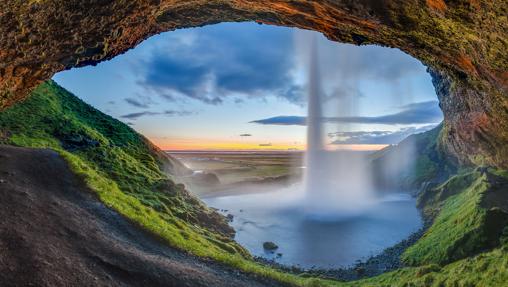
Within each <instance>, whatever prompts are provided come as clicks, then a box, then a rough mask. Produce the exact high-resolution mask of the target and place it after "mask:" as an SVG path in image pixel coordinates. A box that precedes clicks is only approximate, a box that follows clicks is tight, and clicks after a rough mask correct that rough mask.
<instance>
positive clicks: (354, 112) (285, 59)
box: [54, 23, 442, 150]
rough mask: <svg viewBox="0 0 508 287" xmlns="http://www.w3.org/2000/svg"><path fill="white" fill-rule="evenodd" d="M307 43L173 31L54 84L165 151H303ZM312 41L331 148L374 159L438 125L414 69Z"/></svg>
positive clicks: (421, 73) (391, 58) (235, 26)
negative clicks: (371, 154)
mask: <svg viewBox="0 0 508 287" xmlns="http://www.w3.org/2000/svg"><path fill="white" fill-rule="evenodd" d="M312 34H314V32H309V31H302V30H297V29H292V28H282V27H274V26H267V25H258V24H255V23H223V24H218V25H213V26H206V27H202V28H192V29H184V30H177V31H173V32H167V33H164V34H160V35H157V36H154V37H152V38H150V39H148V40H146V41H144V42H143V43H141V44H140V45H139V46H138V47H136V48H135V49H133V50H131V51H128V52H127V53H125V54H123V55H120V56H118V57H116V58H114V59H113V60H111V61H108V62H104V63H101V64H99V65H97V66H96V67H85V68H79V69H73V70H70V71H65V72H61V73H59V74H57V75H55V77H54V80H55V81H57V82H58V83H59V84H60V85H62V86H63V87H65V88H67V89H68V90H70V91H71V92H73V93H74V94H76V95H77V96H78V97H80V98H81V99H83V100H84V101H86V102H88V103H90V104H91V105H93V106H94V107H96V108H98V109H99V110H101V111H103V112H105V113H107V114H109V115H111V116H113V117H115V118H117V119H119V120H121V121H123V122H125V123H127V124H129V125H131V126H132V127H133V128H134V129H136V130H137V131H139V132H140V133H142V134H144V135H145V136H147V137H148V138H150V139H151V140H152V141H153V142H155V143H156V144H157V145H158V146H160V147H161V148H163V149H171V150H203V149H219V150H231V149H249V150H255V149H280V150H288V149H304V148H305V141H306V140H305V135H306V127H305V116H306V109H307V108H306V101H307V100H306V79H307V74H306V70H307V66H308V65H307V63H306V60H305V59H306V56H307V55H306V49H305V47H306V45H307V44H308V41H309V39H310V38H311V37H312ZM316 35H317V34H316ZM317 38H318V51H319V62H320V75H321V80H322V86H323V95H324V97H325V98H326V101H325V103H324V111H325V118H324V122H325V123H324V126H325V131H326V142H327V143H328V145H327V148H329V149H336V148H352V149H369V150H371V149H378V148H380V147H383V146H384V145H386V144H394V143H398V142H399V141H400V140H401V139H402V138H404V137H406V136H407V135H409V134H411V133H415V132H421V131H424V130H428V129H430V128H431V127H433V126H435V125H436V124H437V123H439V122H440V121H441V120H442V113H441V111H440V110H439V107H438V104H437V98H436V95H435V91H434V88H433V87H432V84H431V79H430V76H429V74H428V73H427V72H426V71H425V67H424V66H423V65H422V64H421V63H420V62H419V61H417V60H415V59H414V58H411V57H410V56H408V55H406V54H404V53H402V52H401V51H399V50H395V49H389V48H381V47H375V46H362V47H357V46H352V45H347V44H338V43H335V42H330V41H328V40H327V39H326V38H324V37H323V36H322V35H317Z"/></svg>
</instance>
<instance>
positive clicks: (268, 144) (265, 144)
mask: <svg viewBox="0 0 508 287" xmlns="http://www.w3.org/2000/svg"><path fill="white" fill-rule="evenodd" d="M259 146H264V147H267V146H272V144H271V143H264V144H259Z"/></svg>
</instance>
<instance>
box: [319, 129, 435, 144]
mask: <svg viewBox="0 0 508 287" xmlns="http://www.w3.org/2000/svg"><path fill="white" fill-rule="evenodd" d="M435 127H436V125H426V126H423V127H407V128H402V129H399V130H397V131H356V132H335V133H329V134H328V137H329V138H331V139H333V141H332V142H331V144H397V143H399V142H401V141H402V140H403V139H405V138H407V137H408V136H410V135H412V134H417V133H422V132H426V131H428V130H431V129H433V128H435Z"/></svg>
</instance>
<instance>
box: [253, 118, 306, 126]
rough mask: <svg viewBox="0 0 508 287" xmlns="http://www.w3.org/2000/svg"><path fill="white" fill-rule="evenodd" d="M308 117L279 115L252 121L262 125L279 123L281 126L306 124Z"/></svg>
mask: <svg viewBox="0 0 508 287" xmlns="http://www.w3.org/2000/svg"><path fill="white" fill-rule="evenodd" d="M306 121H307V119H306V117H301V116H277V117H271V118H267V119H262V120H255V121H251V122H250V123H254V124H261V125H279V126H305V125H306V123H305V122H306Z"/></svg>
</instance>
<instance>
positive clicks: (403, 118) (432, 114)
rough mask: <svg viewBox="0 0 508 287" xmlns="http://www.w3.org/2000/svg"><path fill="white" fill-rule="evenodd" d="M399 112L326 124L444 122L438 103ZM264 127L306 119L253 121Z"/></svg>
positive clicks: (301, 122)
mask: <svg viewBox="0 0 508 287" xmlns="http://www.w3.org/2000/svg"><path fill="white" fill-rule="evenodd" d="M399 110H400V111H399V112H397V113H394V114H389V115H383V116H372V117H363V116H353V117H327V118H323V121H324V122H331V123H357V124H386V125H408V124H430V123H439V122H441V121H442V120H443V113H442V111H441V110H440V109H439V105H438V102H437V101H428V102H420V103H413V104H409V105H405V106H401V107H400V108H399ZM251 123H256V124H263V125H300V126H304V125H306V117H302V116H276V117H272V118H267V119H261V120H255V121H251Z"/></svg>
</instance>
